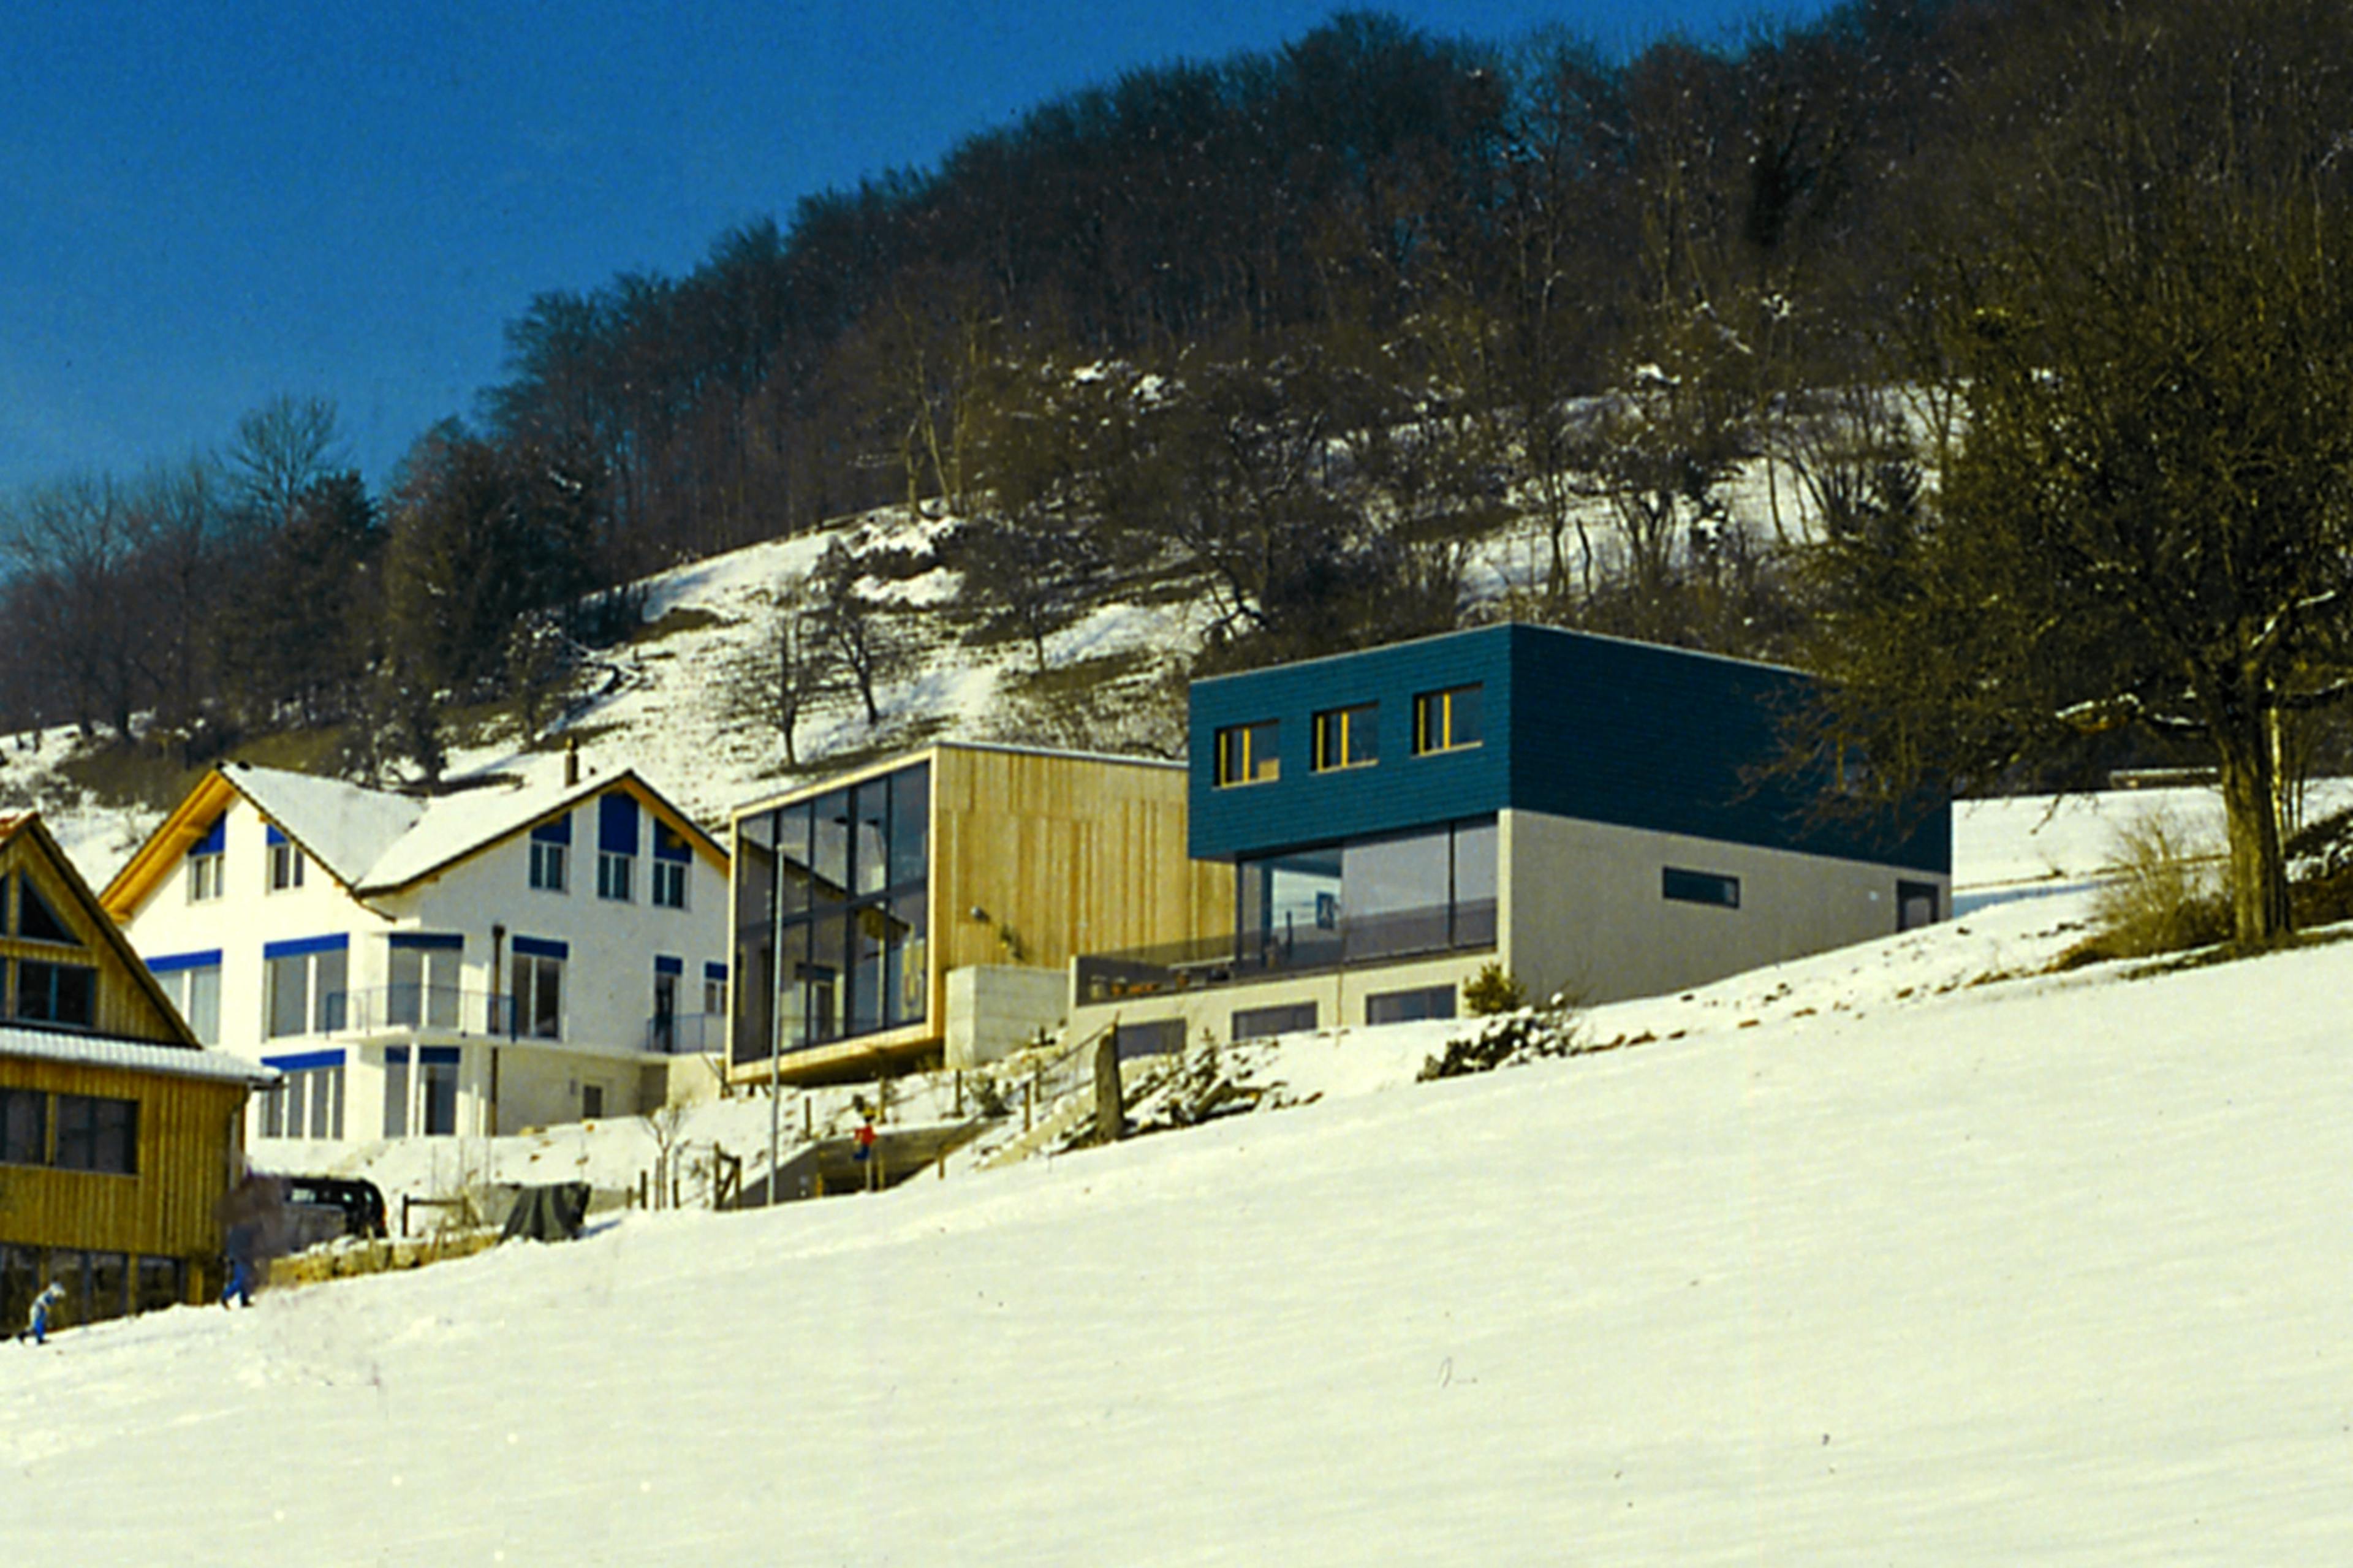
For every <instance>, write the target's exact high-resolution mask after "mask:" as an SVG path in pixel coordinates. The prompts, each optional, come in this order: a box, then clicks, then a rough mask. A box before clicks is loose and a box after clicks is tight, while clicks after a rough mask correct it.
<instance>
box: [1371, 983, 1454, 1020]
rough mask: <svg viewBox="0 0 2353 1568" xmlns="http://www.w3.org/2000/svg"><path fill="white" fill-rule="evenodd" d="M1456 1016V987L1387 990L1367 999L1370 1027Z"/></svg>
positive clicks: (1442, 986)
mask: <svg viewBox="0 0 2353 1568" xmlns="http://www.w3.org/2000/svg"><path fill="white" fill-rule="evenodd" d="M1452 1016H1454V987H1453V986H1451V985H1427V986H1423V987H1422V988H1420V989H1419V990H1416V991H1384V992H1381V993H1378V994H1376V995H1371V996H1367V997H1366V998H1365V1022H1366V1023H1367V1024H1418V1023H1419V1022H1421V1021H1422V1020H1423V1019H1425V1018H1451V1017H1452Z"/></svg>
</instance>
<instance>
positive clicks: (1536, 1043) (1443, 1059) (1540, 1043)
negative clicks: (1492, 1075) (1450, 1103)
mask: <svg viewBox="0 0 2353 1568" xmlns="http://www.w3.org/2000/svg"><path fill="white" fill-rule="evenodd" d="M1489 967H1490V968H1493V965H1490V966H1489ZM1576 1054H1577V1023H1576V1020H1575V1019H1574V1018H1573V1017H1571V1016H1569V1014H1568V1013H1567V1010H1566V1009H1554V1008H1546V1009H1543V1010H1541V1011H1538V1010H1526V1011H1521V1012H1514V1013H1506V1014H1504V1015H1503V1016H1499V1017H1492V1018H1489V1019H1488V1020H1487V1021H1486V1022H1485V1023H1483V1024H1482V1025H1480V1026H1479V1029H1478V1032H1477V1033H1475V1034H1472V1035H1465V1036H1462V1037H1459V1038H1456V1039H1451V1040H1449V1041H1447V1042H1446V1049H1445V1050H1444V1051H1443V1052H1441V1053H1440V1054H1439V1055H1437V1056H1434V1057H1431V1058H1429V1059H1428V1060H1427V1061H1425V1062H1423V1063H1422V1064H1421V1071H1419V1073H1416V1074H1415V1075H1414V1079H1415V1081H1416V1082H1418V1083H1430V1082H1433V1081H1435V1080H1437V1079H1442V1078H1468V1077H1469V1076H1470V1075H1471V1074H1472V1073H1479V1072H1493V1071H1494V1070H1495V1069H1496V1068H1503V1067H1516V1066H1518V1065H1519V1064H1520V1063H1522V1062H1532V1061H1536V1060H1538V1059H1540V1058H1545V1057H1566V1056H1574V1055H1576Z"/></svg>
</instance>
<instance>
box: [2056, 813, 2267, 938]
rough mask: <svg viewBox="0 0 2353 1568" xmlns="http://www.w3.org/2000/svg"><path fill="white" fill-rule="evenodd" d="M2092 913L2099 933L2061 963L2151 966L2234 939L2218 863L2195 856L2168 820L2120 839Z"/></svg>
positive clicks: (2130, 829) (2150, 819)
mask: <svg viewBox="0 0 2353 1568" xmlns="http://www.w3.org/2000/svg"><path fill="white" fill-rule="evenodd" d="M2107 873H2108V879H2107V880H2106V881H2105V882H2104V883H2103V884H2102V885H2101V888H2100V891H2099V895H2098V899H2097V901H2096V902H2095V904H2094V910H2093V916H2092V919H2093V926H2094V930H2093V933H2092V935H2090V936H2088V937H2086V938H2085V939H2084V941H2083V942H2079V943H2078V944H2077V945H2076V946H2075V947H2074V948H2073V950H2071V951H2070V952H2069V953H2068V955H2067V957H2066V959H2063V960H2062V962H2063V963H2067V962H2071V961H2072V962H2073V963H2095V962H2098V961H2100V960H2102V959H2110V958H2147V957H2152V956H2154V955H2156V954H2158V953H2163V952H2186V951H2187V950H2189V949H2190V948H2193V947H2208V946H2211V945H2212V944H2213V943H2215V942H2222V941H2226V940H2227V939H2228V938H2229V937H2230V935H2231V908H2230V904H2229V901H2228V900H2226V899H2225V898H2224V897H2223V895H2222V885H2221V876H2220V874H2219V872H2218V869H2217V867H2216V864H2215V860H2214V858H2213V857H2212V856H2211V855H2200V854H2197V853H2193V851H2192V847H2191V844H2190V837H2189V834H2188V833H2187V832H2186V831H2185V830H2184V829H2183V828H2182V826H2181V825H2180V824H2179V823H2178V822H2176V821H2174V820H2173V819H2172V818H2171V817H2169V816H2166V815H2165V814H2164V813H2162V812H2159V813H2155V814H2152V815H2151V816H2146V817H2143V818H2141V819H2140V820H2139V821H2137V822H2136V823H2134V824H2132V825H2131V826H2127V827H2125V828H2123V829H2121V830H2120V831H2119V832H2118V833H2117V835H2116V857H2115V858H2114V859H2112V860H2111V861H2110V862H2109V864H2108V867H2107Z"/></svg>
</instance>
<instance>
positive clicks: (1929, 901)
mask: <svg viewBox="0 0 2353 1568" xmlns="http://www.w3.org/2000/svg"><path fill="white" fill-rule="evenodd" d="M1942 901H1943V900H1940V899H1938V898H1937V896H1936V883H1934V882H1898V883H1896V884H1895V929H1896V930H1897V931H1917V930H1919V929H1920V928H1921V927H1922V926H1930V925H1935V924H1936V906H1937V905H1938V904H1939V903H1940V902H1942Z"/></svg>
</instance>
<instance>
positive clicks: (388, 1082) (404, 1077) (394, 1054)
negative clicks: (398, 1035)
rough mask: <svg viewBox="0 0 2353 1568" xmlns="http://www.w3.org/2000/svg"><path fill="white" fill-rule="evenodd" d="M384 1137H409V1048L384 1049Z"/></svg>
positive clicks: (389, 1047) (388, 1047) (391, 1047)
mask: <svg viewBox="0 0 2353 1568" xmlns="http://www.w3.org/2000/svg"><path fill="white" fill-rule="evenodd" d="M384 1135H385V1137H387V1138H406V1137H407V1136H408V1047H406V1046H386V1047H385V1048H384Z"/></svg>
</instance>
